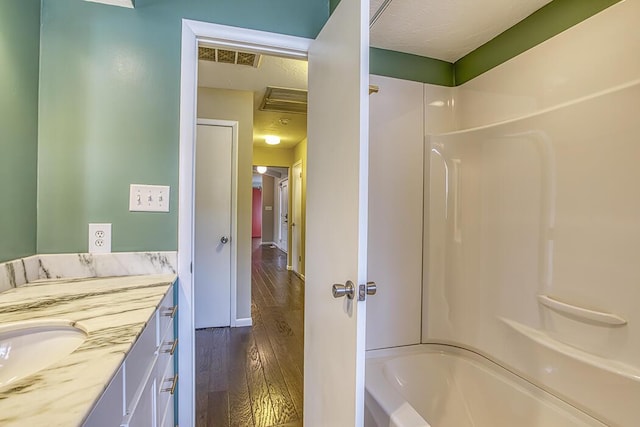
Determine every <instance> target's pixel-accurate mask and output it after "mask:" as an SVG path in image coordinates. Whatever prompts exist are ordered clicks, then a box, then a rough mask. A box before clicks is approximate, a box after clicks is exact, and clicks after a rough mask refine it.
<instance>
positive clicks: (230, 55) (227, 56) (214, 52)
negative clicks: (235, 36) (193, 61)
mask: <svg viewBox="0 0 640 427" xmlns="http://www.w3.org/2000/svg"><path fill="white" fill-rule="evenodd" d="M261 58H262V55H258V54H256V53H250V52H238V51H237V50H229V49H219V48H215V47H207V46H199V47H198V59H200V60H202V61H211V62H219V63H222V64H236V65H248V66H250V67H253V68H258V65H260V59H261Z"/></svg>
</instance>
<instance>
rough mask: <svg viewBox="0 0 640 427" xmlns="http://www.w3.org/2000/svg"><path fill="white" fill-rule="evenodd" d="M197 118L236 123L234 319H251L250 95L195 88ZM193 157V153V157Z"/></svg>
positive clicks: (236, 91) (251, 134)
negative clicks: (235, 316) (236, 267)
mask: <svg viewBox="0 0 640 427" xmlns="http://www.w3.org/2000/svg"><path fill="white" fill-rule="evenodd" d="M197 114H198V117H199V118H205V119H220V120H234V121H238V171H237V173H238V211H237V221H238V222H237V229H238V235H237V236H236V239H237V240H236V241H237V247H238V258H237V259H238V261H237V263H238V270H237V281H238V286H237V289H238V297H237V300H236V301H237V317H238V318H239V319H246V318H250V317H251V197H252V196H251V188H252V177H253V173H252V168H251V159H252V152H253V93H252V92H245V91H238V90H225V89H211V88H198V108H197ZM196 155H197V154H196Z"/></svg>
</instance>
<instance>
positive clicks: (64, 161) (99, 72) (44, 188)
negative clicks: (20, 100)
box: [37, 0, 329, 253]
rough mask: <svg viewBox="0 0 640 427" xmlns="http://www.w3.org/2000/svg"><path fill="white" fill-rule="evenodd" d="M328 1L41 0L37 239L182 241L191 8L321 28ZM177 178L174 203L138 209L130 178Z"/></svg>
mask: <svg viewBox="0 0 640 427" xmlns="http://www.w3.org/2000/svg"><path fill="white" fill-rule="evenodd" d="M328 15H329V8H328V3H327V1H326V0H305V1H299V0H269V1H264V0H242V1H238V0H208V1H205V0H162V1H158V0H137V1H136V8H135V9H125V8H119V7H113V6H107V5H101V4H95V3H90V2H84V1H80V0H43V6H42V37H41V39H42V57H41V65H40V122H39V152H38V156H39V165H38V186H39V187H38V189H39V198H38V203H39V207H38V246H37V250H38V252H40V253H52V252H83V251H86V250H87V224H88V223H89V222H111V223H113V238H112V239H113V242H112V250H113V251H144V250H176V249H177V222H178V217H177V207H178V203H177V202H178V197H177V196H178V147H179V141H178V139H179V96H180V37H181V18H189V19H195V20H199V21H207V22H215V23H221V24H225V25H232V26H240V27H246V28H252V29H258V30H265V31H272V32H278V33H283V34H289V35H296V36H302V37H310V38H314V37H315V36H316V35H317V33H318V32H319V31H320V29H321V28H322V25H323V24H324V22H325V21H326V19H327V17H328ZM131 183H140V184H164V185H170V186H171V205H170V213H169V214H166V213H165V214H162V213H130V212H128V191H129V184H131Z"/></svg>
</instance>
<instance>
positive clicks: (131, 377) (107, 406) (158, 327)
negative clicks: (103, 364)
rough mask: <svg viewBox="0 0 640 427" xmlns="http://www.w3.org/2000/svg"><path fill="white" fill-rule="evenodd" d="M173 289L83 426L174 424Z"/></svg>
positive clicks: (133, 426) (112, 426)
mask: <svg viewBox="0 0 640 427" xmlns="http://www.w3.org/2000/svg"><path fill="white" fill-rule="evenodd" d="M174 286H175V285H174ZM174 286H172V287H171V288H170V289H169V290H168V291H167V294H166V295H165V297H164V298H163V300H162V302H161V303H160V305H159V307H158V309H157V310H156V311H155V312H154V313H153V315H152V316H151V318H150V319H149V321H148V322H147V325H146V327H145V328H144V330H143V331H142V333H141V334H140V335H139V337H138V339H137V340H136V342H135V344H134V345H133V348H132V349H131V351H129V353H128V354H127V356H126V357H125V359H124V361H123V363H122V365H121V366H120V369H119V370H118V372H117V373H116V375H115V376H114V377H113V379H112V380H111V382H110V384H109V386H108V387H107V389H106V391H105V392H104V393H103V395H102V396H101V398H100V399H99V400H98V403H97V404H96V405H95V407H94V408H93V410H92V411H91V413H90V414H89V416H88V417H87V419H86V421H85V422H84V424H83V426H85V427H157V426H163V427H164V426H172V427H173V426H174V425H175V421H174V392H175V390H176V387H177V383H178V376H177V374H176V372H175V361H174V355H175V354H177V353H176V352H177V346H178V340H177V337H176V336H175V333H174V330H175V329H174V319H176V316H177V309H178V306H177V305H176V304H175V303H174V293H173V289H174Z"/></svg>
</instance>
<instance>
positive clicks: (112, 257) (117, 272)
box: [0, 252, 177, 292]
mask: <svg viewBox="0 0 640 427" xmlns="http://www.w3.org/2000/svg"><path fill="white" fill-rule="evenodd" d="M176 265H177V256H176V253H175V252H112V253H108V254H86V253H83V254H43V255H33V256H30V257H27V258H21V259H17V260H12V261H8V262H5V263H2V264H0V292H3V291H6V290H9V289H11V288H15V287H18V286H22V285H24V284H27V283H31V282H34V281H37V280H41V279H53V278H62V277H65V278H69V277H111V276H130V275H139V274H176V272H177V267H176Z"/></svg>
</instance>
